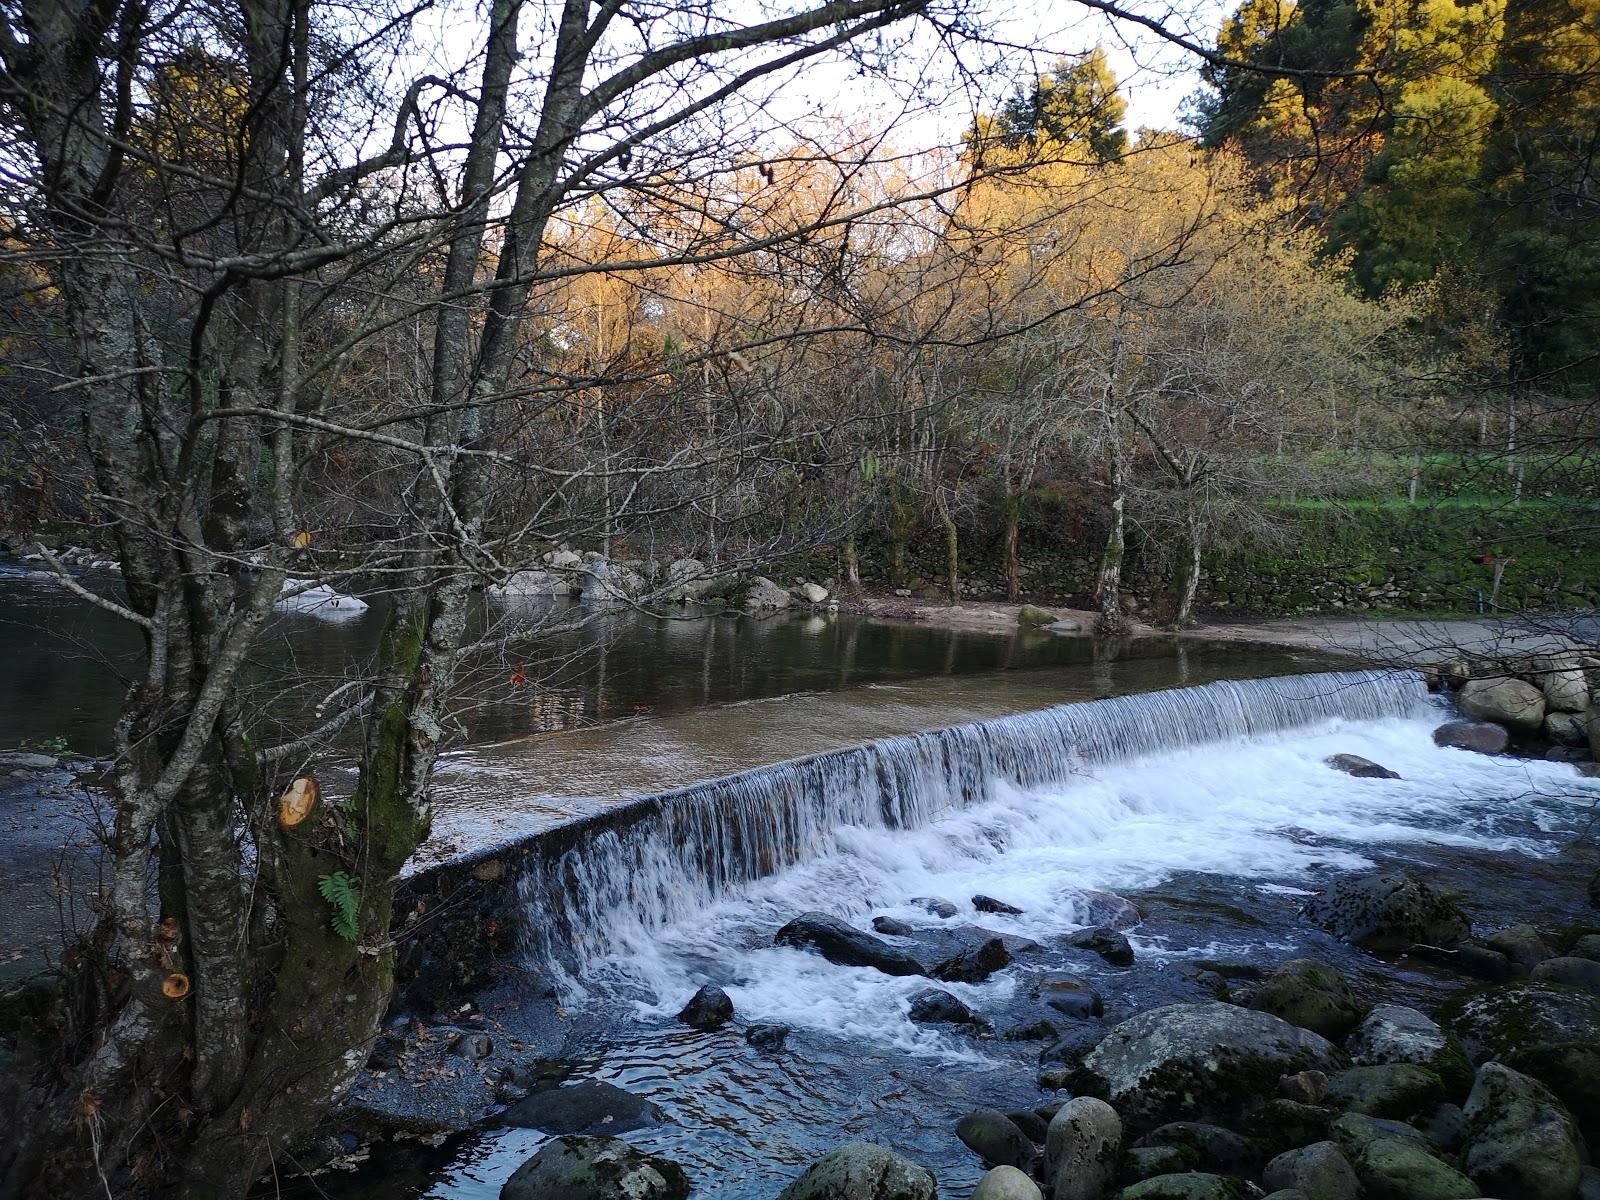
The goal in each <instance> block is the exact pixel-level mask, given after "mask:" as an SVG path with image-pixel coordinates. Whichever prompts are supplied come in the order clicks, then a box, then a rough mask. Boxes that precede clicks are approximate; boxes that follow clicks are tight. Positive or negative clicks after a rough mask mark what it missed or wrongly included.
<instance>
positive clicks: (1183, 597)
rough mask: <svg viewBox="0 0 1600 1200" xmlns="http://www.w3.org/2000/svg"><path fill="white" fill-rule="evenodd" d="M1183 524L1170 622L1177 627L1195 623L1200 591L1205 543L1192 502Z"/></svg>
mask: <svg viewBox="0 0 1600 1200" xmlns="http://www.w3.org/2000/svg"><path fill="white" fill-rule="evenodd" d="M1184 525H1185V534H1186V536H1185V538H1184V541H1185V543H1186V544H1185V546H1184V550H1185V557H1184V562H1183V566H1182V568H1181V570H1180V582H1179V586H1178V606H1177V612H1176V614H1175V615H1174V617H1173V622H1172V623H1173V625H1174V626H1175V627H1176V628H1178V629H1189V628H1191V627H1193V626H1194V625H1195V623H1196V622H1195V618H1194V602H1195V597H1196V596H1197V595H1198V594H1199V592H1200V557H1201V553H1202V550H1203V548H1204V543H1205V528H1204V526H1203V525H1202V524H1201V521H1200V518H1199V515H1198V514H1197V513H1196V512H1195V511H1194V505H1193V503H1192V502H1191V503H1190V504H1189V505H1188V506H1187V511H1186V512H1185V514H1184Z"/></svg>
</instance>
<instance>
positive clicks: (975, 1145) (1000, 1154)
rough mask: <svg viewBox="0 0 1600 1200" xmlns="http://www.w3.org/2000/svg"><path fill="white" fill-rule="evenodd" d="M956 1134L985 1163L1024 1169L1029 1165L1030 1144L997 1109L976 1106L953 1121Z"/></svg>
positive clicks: (993, 1165) (1031, 1146)
mask: <svg viewBox="0 0 1600 1200" xmlns="http://www.w3.org/2000/svg"><path fill="white" fill-rule="evenodd" d="M956 1137H958V1138H960V1139H961V1144H962V1145H963V1146H965V1147H966V1148H967V1149H968V1150H971V1151H972V1152H973V1153H974V1154H976V1155H977V1156H978V1157H979V1158H981V1159H983V1161H984V1163H985V1165H987V1166H991V1167H1017V1168H1019V1169H1021V1170H1024V1171H1026V1170H1030V1169H1031V1168H1032V1166H1033V1160H1034V1155H1035V1152H1034V1149H1033V1143H1032V1142H1031V1141H1029V1140H1028V1135H1027V1134H1025V1133H1023V1132H1022V1130H1021V1129H1019V1128H1018V1127H1017V1124H1016V1122H1015V1121H1013V1120H1012V1119H1011V1118H1010V1117H1008V1116H1006V1115H1005V1113H1003V1112H1001V1111H999V1110H998V1109H994V1108H980V1109H977V1110H976V1111H975V1112H970V1113H968V1114H967V1115H966V1116H964V1117H962V1118H961V1120H960V1121H958V1122H957V1123H956Z"/></svg>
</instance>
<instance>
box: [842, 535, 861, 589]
mask: <svg viewBox="0 0 1600 1200" xmlns="http://www.w3.org/2000/svg"><path fill="white" fill-rule="evenodd" d="M843 554H844V587H845V591H846V592H847V593H849V594H850V595H852V596H859V595H861V558H860V556H859V554H858V553H857V552H856V531H855V528H854V527H853V526H852V527H851V529H850V532H849V533H847V534H845V535H844V547H843Z"/></svg>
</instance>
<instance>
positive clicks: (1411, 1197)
mask: <svg viewBox="0 0 1600 1200" xmlns="http://www.w3.org/2000/svg"><path fill="white" fill-rule="evenodd" d="M1350 1161H1351V1164H1352V1165H1353V1166H1354V1167H1355V1171H1356V1178H1357V1179H1359V1180H1360V1181H1361V1186H1362V1189H1363V1193H1364V1195H1366V1196H1367V1197H1368V1200H1463V1198H1470V1197H1475V1196H1479V1195H1482V1193H1481V1192H1479V1191H1478V1188H1477V1186H1476V1185H1475V1184H1474V1183H1473V1182H1472V1180H1470V1179H1468V1178H1467V1177H1466V1176H1465V1175H1463V1174H1462V1173H1461V1172H1460V1171H1458V1170H1456V1169H1455V1168H1454V1167H1452V1166H1450V1165H1449V1164H1448V1163H1446V1162H1443V1161H1442V1160H1440V1159H1438V1158H1436V1157H1434V1155H1433V1154H1431V1153H1429V1151H1428V1150H1427V1149H1425V1148H1423V1147H1422V1146H1420V1145H1418V1144H1417V1143H1415V1142H1413V1141H1411V1140H1410V1139H1407V1138H1397V1137H1377V1138H1372V1139H1370V1140H1368V1141H1366V1142H1363V1143H1362V1144H1361V1145H1360V1146H1359V1147H1358V1148H1357V1149H1356V1151H1355V1153H1354V1154H1352V1155H1351V1158H1350Z"/></svg>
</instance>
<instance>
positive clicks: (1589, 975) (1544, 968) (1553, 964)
mask: <svg viewBox="0 0 1600 1200" xmlns="http://www.w3.org/2000/svg"><path fill="white" fill-rule="evenodd" d="M1533 978H1534V979H1537V980H1539V981H1540V982H1541V983H1564V984H1566V985H1567V986H1569V987H1576V988H1582V989H1583V990H1584V991H1586V992H1593V993H1594V994H1595V995H1597V996H1600V962H1595V961H1594V960H1593V959H1589V958H1547V959H1545V960H1544V961H1543V962H1542V963H1540V964H1539V965H1538V966H1536V967H1534V968H1533Z"/></svg>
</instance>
